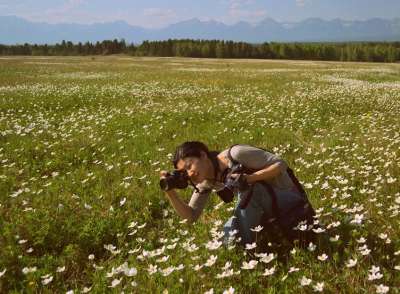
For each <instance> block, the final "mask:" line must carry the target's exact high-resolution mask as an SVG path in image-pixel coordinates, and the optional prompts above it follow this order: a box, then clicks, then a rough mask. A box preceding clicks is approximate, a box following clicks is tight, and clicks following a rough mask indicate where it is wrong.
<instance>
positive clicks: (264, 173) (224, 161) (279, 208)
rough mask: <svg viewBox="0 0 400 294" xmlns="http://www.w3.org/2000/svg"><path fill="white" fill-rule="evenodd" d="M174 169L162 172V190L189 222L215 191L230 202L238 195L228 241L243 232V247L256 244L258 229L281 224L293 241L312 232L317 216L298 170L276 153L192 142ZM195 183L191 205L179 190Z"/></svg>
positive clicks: (182, 148)
mask: <svg viewBox="0 0 400 294" xmlns="http://www.w3.org/2000/svg"><path fill="white" fill-rule="evenodd" d="M173 165H174V168H175V170H174V171H173V172H172V173H168V172H166V171H162V172H161V175H160V187H161V189H162V190H164V191H165V194H166V197H167V198H168V199H169V201H170V203H171V205H172V206H173V207H174V209H175V210H176V212H177V213H178V215H180V216H181V217H182V218H184V219H186V220H187V221H188V222H189V223H193V222H194V221H196V220H197V219H198V218H199V216H200V215H201V213H202V211H203V208H204V207H205V205H206V203H207V201H208V199H209V197H210V194H211V192H216V194H217V195H218V196H219V197H220V198H221V199H222V200H223V201H224V202H231V201H232V200H233V198H234V195H236V194H237V195H238V199H237V204H236V207H235V209H234V213H233V216H232V217H231V218H230V219H229V220H228V221H227V222H226V223H225V226H224V231H225V242H228V241H229V240H230V239H232V235H234V233H235V232H237V235H236V237H239V238H240V241H241V243H242V244H243V245H245V244H248V243H253V242H254V241H255V236H256V232H255V231H257V230H255V229H254V228H255V227H257V226H259V225H261V224H271V225H272V224H273V223H274V224H276V225H277V226H278V227H279V228H280V229H281V231H282V233H283V235H284V236H285V237H286V238H287V239H288V240H289V241H294V240H295V239H299V238H304V236H306V235H305V234H304V232H305V231H307V232H310V229H311V227H312V223H313V216H314V215H315V212H314V210H313V208H312V206H311V205H310V203H309V201H308V200H307V196H306V194H305V192H304V190H303V188H302V186H301V185H300V183H299V182H298V180H297V179H296V177H295V176H294V174H293V172H292V170H291V169H290V168H288V166H287V164H286V163H285V161H283V160H282V159H280V158H279V157H278V156H277V155H275V154H273V153H271V152H268V151H266V150H263V149H260V148H257V147H253V146H250V145H239V144H238V145H233V146H231V147H230V148H228V149H225V150H223V151H222V152H218V151H209V149H208V147H207V146H206V145H205V144H204V143H202V142H197V141H191V142H185V143H183V144H181V145H180V146H178V147H177V148H176V151H175V154H174V157H173ZM189 184H191V185H192V186H193V188H194V192H193V194H192V197H191V199H190V201H189V203H186V202H185V201H183V200H182V199H181V198H180V196H179V195H178V193H177V192H176V188H178V189H184V188H186V187H188V185H189ZM305 241H306V242H307V241H308V240H305Z"/></svg>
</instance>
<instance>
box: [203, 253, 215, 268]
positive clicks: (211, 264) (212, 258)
mask: <svg viewBox="0 0 400 294" xmlns="http://www.w3.org/2000/svg"><path fill="white" fill-rule="evenodd" d="M216 261H217V256H215V255H211V256H210V257H209V258H208V260H207V261H206V263H205V264H204V265H205V266H213V265H214V263H215V262H216Z"/></svg>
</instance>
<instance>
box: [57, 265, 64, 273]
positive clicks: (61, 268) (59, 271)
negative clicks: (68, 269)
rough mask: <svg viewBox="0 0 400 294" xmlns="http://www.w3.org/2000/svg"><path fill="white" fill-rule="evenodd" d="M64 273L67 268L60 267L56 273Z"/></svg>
mask: <svg viewBox="0 0 400 294" xmlns="http://www.w3.org/2000/svg"><path fill="white" fill-rule="evenodd" d="M63 271H65V266H62V267H61V266H60V267H58V268H57V269H56V272H57V273H62V272H63Z"/></svg>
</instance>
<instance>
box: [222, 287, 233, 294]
mask: <svg viewBox="0 0 400 294" xmlns="http://www.w3.org/2000/svg"><path fill="white" fill-rule="evenodd" d="M233 293H235V289H234V288H232V287H229V289H228V290H225V291H224V293H223V294H233Z"/></svg>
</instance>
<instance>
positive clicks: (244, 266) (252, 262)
mask: <svg viewBox="0 0 400 294" xmlns="http://www.w3.org/2000/svg"><path fill="white" fill-rule="evenodd" d="M257 264H258V261H257V260H250V261H249V262H246V261H243V263H242V269H253V268H255V266H256V265H257Z"/></svg>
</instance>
